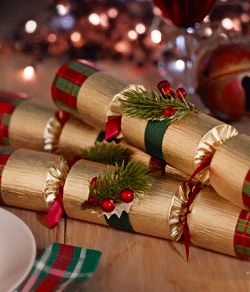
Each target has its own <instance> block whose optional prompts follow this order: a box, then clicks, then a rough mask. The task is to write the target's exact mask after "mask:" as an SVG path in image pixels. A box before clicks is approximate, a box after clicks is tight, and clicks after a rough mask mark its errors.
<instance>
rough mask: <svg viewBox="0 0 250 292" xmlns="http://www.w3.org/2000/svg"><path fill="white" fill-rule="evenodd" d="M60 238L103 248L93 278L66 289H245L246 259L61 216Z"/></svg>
mask: <svg viewBox="0 0 250 292" xmlns="http://www.w3.org/2000/svg"><path fill="white" fill-rule="evenodd" d="M66 242H67V243H71V244H75V245H81V246H85V247H87V248H95V249H99V250H101V251H102V252H103V255H102V258H101V262H100V266H99V267H98V269H97V271H96V273H95V275H94V276H93V278H92V279H91V280H90V281H89V282H87V283H86V284H84V285H82V284H81V285H79V286H77V285H76V286H74V288H73V287H71V289H73V290H71V289H69V290H68V291H88V292H95V291H102V292H110V291H111V292H112V291H120V292H127V291H131V292H137V291H145V292H159V291H171V292H180V291H183V292H192V291H206V292H214V291H230V292H238V291H249V289H250V267H249V263H248V262H243V261H240V260H238V259H234V258H230V257H228V256H223V255H221V254H216V253H213V252H209V251H206V250H202V249H199V248H195V247H191V251H190V254H191V257H190V260H189V262H188V263H187V262H186V259H185V251H184V245H182V244H181V243H175V242H171V241H168V240H163V239H157V238H151V237H147V236H143V235H136V234H130V233H126V232H122V231H118V230H113V229H111V230H110V228H106V227H101V226H97V225H95V224H88V223H82V222H80V221H76V220H72V219H67V222H66Z"/></svg>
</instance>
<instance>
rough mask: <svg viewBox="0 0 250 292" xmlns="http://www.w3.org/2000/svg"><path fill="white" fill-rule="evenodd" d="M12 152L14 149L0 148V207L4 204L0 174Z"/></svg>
mask: <svg viewBox="0 0 250 292" xmlns="http://www.w3.org/2000/svg"><path fill="white" fill-rule="evenodd" d="M13 152H14V149H12V148H9V147H4V146H0V205H4V202H3V200H2V197H1V182H2V174H3V170H4V167H5V165H6V163H7V161H8V159H9V158H10V156H11V154H12V153H13Z"/></svg>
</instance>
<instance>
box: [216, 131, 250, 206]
mask: <svg viewBox="0 0 250 292" xmlns="http://www.w3.org/2000/svg"><path fill="white" fill-rule="evenodd" d="M249 169H250V137H249V136H247V135H244V134H239V135H238V136H236V137H233V138H231V139H229V140H227V141H226V142H225V143H224V144H223V145H222V146H220V147H219V148H218V150H217V151H216V152H215V154H214V156H213V159H212V162H211V165H210V183H211V185H212V186H213V188H214V189H215V190H216V191H217V192H218V194H220V195H221V196H222V197H224V198H226V199H227V200H229V201H231V202H234V203H235V204H237V205H238V206H240V207H241V208H244V207H245V208H246V207H247V206H244V204H243V201H242V190H243V184H244V181H245V178H246V175H247V173H248V171H249ZM248 207H249V209H250V206H248Z"/></svg>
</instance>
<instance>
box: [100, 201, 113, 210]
mask: <svg viewBox="0 0 250 292" xmlns="http://www.w3.org/2000/svg"><path fill="white" fill-rule="evenodd" d="M101 208H102V210H103V211H104V212H107V213H109V212H112V211H113V210H114V209H115V202H114V201H113V200H112V199H104V200H103V201H102V203H101Z"/></svg>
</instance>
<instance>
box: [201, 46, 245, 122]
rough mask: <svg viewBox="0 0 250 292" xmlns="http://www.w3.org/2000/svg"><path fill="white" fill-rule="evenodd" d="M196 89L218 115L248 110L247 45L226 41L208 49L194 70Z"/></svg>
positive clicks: (235, 114)
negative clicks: (212, 48) (226, 42)
mask: <svg viewBox="0 0 250 292" xmlns="http://www.w3.org/2000/svg"><path fill="white" fill-rule="evenodd" d="M197 85H198V87H197V92H198V93H199V94H200V96H201V98H202V100H203V102H204V103H205V105H206V106H207V107H208V108H209V109H210V110H211V111H212V113H214V114H215V115H216V116H217V117H218V118H220V119H222V120H226V121H232V120H235V119H238V118H240V117H242V116H244V115H245V114H246V113H250V46H247V45H243V44H229V45H224V46H221V47H218V48H216V49H214V50H212V51H209V52H207V53H206V54H205V55H204V56H203V57H202V58H201V61H200V63H199V65H198V69H197Z"/></svg>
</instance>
